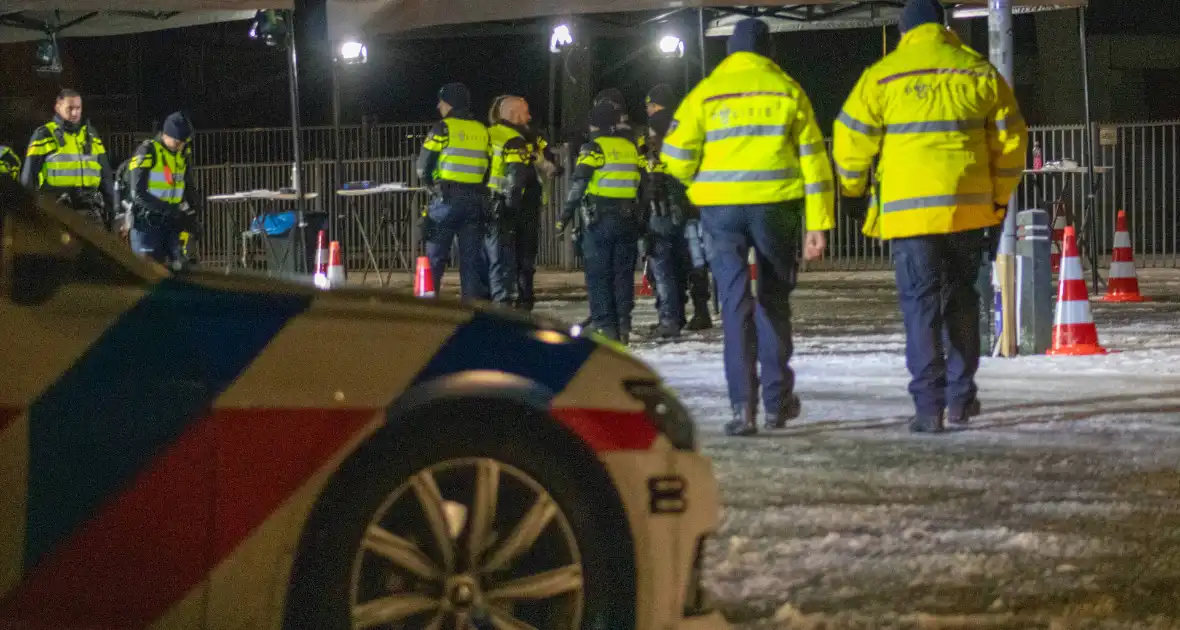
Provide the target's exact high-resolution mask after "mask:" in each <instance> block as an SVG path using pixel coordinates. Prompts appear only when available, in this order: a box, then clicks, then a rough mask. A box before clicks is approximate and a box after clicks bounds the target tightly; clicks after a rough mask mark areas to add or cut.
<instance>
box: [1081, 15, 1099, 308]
mask: <svg viewBox="0 0 1180 630" xmlns="http://www.w3.org/2000/svg"><path fill="white" fill-rule="evenodd" d="M1078 41H1079V43H1080V44H1081V48H1082V51H1081V54H1082V98H1084V99H1085V112H1086V114H1085V115H1086V129H1085V132H1084V133H1085V139H1086V162H1087V166H1086V170H1087V173H1086V206H1087V207H1086V211H1085V212H1084V213H1083V214H1082V216H1083V217H1088V220H1089V222H1090V225H1089V226H1088V227H1089V229H1087V230H1086V240H1087V241H1089V243H1087V245H1088V247H1087V249H1089V250H1090V251H1089V256H1088V258H1089V259H1090V274H1091V276H1090V280H1091V283H1092V291H1093V292H1094V293H1095V294H1097V293H1098V283H1099V282H1101V278H1100V277H1099V275H1098V204H1097V199H1098V181H1097V178H1096V177H1095V176H1094V166H1095V163H1096V161H1097V159H1098V151H1097V149H1096V148H1095V146H1094V119H1093V116H1092V113H1091V111H1090V63H1089V55H1088V54H1087V50H1088V48H1089V42H1088V40H1087V37H1086V8H1085V7H1078Z"/></svg>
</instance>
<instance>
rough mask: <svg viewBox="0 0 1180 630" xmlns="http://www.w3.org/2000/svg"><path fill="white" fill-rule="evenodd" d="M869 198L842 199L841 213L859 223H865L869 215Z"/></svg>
mask: <svg viewBox="0 0 1180 630" xmlns="http://www.w3.org/2000/svg"><path fill="white" fill-rule="evenodd" d="M869 201H870V199H869V197H868V196H867V195H866V196H863V197H841V198H840V211H841V212H843V213H844V214H845V215H846V216H847V217H848V218H850V219H852V220H853V221H856V222H857V223H864V222H865V218H866V217H868V215H869Z"/></svg>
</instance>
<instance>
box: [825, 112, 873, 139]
mask: <svg viewBox="0 0 1180 630" xmlns="http://www.w3.org/2000/svg"><path fill="white" fill-rule="evenodd" d="M836 120H839V121H840V122H842V123H844V126H845V127H848V128H849V129H851V130H853V131H859V132H861V133H863V134H864V135H866V136H879V135H881V133H882V130H881V128H880V127H874V126H872V125H869V124H866V123H862V122H861V121H859V120H857V119H855V118H853V117H852V116H849V115H848V112H840V117H839V118H837V119H836Z"/></svg>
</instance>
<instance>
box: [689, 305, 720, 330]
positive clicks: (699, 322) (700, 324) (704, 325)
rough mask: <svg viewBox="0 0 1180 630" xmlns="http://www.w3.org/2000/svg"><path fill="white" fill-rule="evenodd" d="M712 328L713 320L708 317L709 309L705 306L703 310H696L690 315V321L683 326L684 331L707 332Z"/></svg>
mask: <svg viewBox="0 0 1180 630" xmlns="http://www.w3.org/2000/svg"><path fill="white" fill-rule="evenodd" d="M712 327H713V318H712V317H710V316H709V307H708V306H705V308H703V309H696V311H695V312H694V313H693V314H692V319H690V320H688V323H687V324H685V325H684V329H685V330H690V331H697V330H708V329H710V328H712Z"/></svg>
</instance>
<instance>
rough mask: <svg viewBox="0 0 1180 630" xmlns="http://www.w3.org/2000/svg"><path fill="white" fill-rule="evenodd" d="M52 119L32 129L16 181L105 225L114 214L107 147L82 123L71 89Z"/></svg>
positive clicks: (79, 104) (62, 94)
mask: <svg viewBox="0 0 1180 630" xmlns="http://www.w3.org/2000/svg"><path fill="white" fill-rule="evenodd" d="M53 113H54V116H53V120H51V121H49V122H47V123H45V124H44V125H42V126H40V127H38V128H37V130H36V131H34V132H33V137H32V139H31V140H29V148H28V151H27V152H26V154H25V165H24V170H22V171H21V179H20V181H21V185H23V186H24V187H25V188H28V189H29V190H34V191H41V192H43V193H47V194H50V195H53V196H54V197H57V198H58V200H59V201H60V202H61V203H62V204H64V205H66V206H68V207H69V208H72V209H73V210H76V211H78V212H79V213H81V214H83V215H84V216H86V217H87V218H89V219H91V220H92V221H95V222H97V223H101V224H102V225H103V226H104V227H106V228H107V229H110V228H111V221H112V219H113V218H114V212H115V180H114V173H113V171H112V170H111V163H110V160H109V158H108V157H107V151H106V147H105V146H104V145H103V143H102V139H100V138H99V137H98V135H97V134H96V133H95V132H94V129H93V128H92V127H91V126H90V125H87V124H83V123H82V96H81V95H79V94H78V93H77V92H75V91H74V90H71V89H64V90H62V91H61V92H60V93H59V94H58V95H57V101H56V102H55V103H54V106H53Z"/></svg>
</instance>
